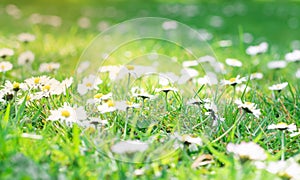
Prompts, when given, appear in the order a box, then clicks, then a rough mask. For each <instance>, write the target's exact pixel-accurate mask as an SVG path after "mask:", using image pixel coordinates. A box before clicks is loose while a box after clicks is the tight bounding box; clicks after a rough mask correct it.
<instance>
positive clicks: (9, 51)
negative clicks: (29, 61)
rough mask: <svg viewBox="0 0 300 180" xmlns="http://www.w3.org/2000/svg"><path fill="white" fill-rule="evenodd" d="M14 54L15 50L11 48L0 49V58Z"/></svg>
mask: <svg viewBox="0 0 300 180" xmlns="http://www.w3.org/2000/svg"><path fill="white" fill-rule="evenodd" d="M14 54H15V52H14V50H12V49H9V48H2V49H0V58H3V59H5V58H6V57H8V56H12V55H14Z"/></svg>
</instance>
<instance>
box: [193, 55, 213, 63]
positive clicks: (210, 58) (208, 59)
mask: <svg viewBox="0 0 300 180" xmlns="http://www.w3.org/2000/svg"><path fill="white" fill-rule="evenodd" d="M197 61H198V63H213V62H216V58H215V57H213V56H209V55H206V56H202V57H200V58H199V59H198V60H197Z"/></svg>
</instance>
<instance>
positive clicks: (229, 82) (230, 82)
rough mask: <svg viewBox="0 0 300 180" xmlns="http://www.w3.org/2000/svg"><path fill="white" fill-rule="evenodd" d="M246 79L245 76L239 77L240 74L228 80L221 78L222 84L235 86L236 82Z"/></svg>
mask: <svg viewBox="0 0 300 180" xmlns="http://www.w3.org/2000/svg"><path fill="white" fill-rule="evenodd" d="M245 81H247V79H246V78H245V77H242V78H241V77H240V75H238V76H237V77H235V78H230V79H229V80H225V79H224V80H222V82H221V83H222V84H223V85H231V86H236V85H237V84H241V83H242V82H245Z"/></svg>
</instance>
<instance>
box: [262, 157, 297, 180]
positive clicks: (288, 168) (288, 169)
mask: <svg viewBox="0 0 300 180" xmlns="http://www.w3.org/2000/svg"><path fill="white" fill-rule="evenodd" d="M266 170H267V171H268V172H270V173H272V174H277V175H278V176H280V177H282V178H283V179H290V180H297V179H300V165H299V164H298V163H297V162H296V161H295V160H294V159H292V158H290V159H288V160H287V161H277V162H269V163H268V165H267V167H266Z"/></svg>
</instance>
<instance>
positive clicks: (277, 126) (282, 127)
mask: <svg viewBox="0 0 300 180" xmlns="http://www.w3.org/2000/svg"><path fill="white" fill-rule="evenodd" d="M268 129H277V130H280V131H283V130H288V131H290V132H293V131H296V130H297V126H296V125H295V124H294V123H293V124H290V125H288V124H286V123H284V122H280V123H278V124H271V125H269V126H268Z"/></svg>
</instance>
